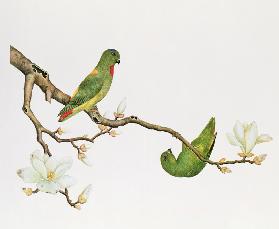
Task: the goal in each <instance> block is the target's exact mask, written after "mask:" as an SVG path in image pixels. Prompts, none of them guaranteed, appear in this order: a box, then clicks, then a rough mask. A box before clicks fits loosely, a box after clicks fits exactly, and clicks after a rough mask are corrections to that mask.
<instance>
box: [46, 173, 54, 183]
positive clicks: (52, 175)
mask: <svg viewBox="0 0 279 229" xmlns="http://www.w3.org/2000/svg"><path fill="white" fill-rule="evenodd" d="M54 178H55V172H52V171H50V172H48V173H47V179H48V180H49V181H53V180H54Z"/></svg>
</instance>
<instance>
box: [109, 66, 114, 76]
mask: <svg viewBox="0 0 279 229" xmlns="http://www.w3.org/2000/svg"><path fill="white" fill-rule="evenodd" d="M109 73H110V76H111V78H113V74H114V65H111V66H110V67H109Z"/></svg>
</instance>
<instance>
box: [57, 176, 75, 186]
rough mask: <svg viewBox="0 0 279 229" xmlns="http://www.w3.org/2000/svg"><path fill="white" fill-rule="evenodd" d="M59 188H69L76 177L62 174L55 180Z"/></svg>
mask: <svg viewBox="0 0 279 229" xmlns="http://www.w3.org/2000/svg"><path fill="white" fill-rule="evenodd" d="M55 182H56V183H57V184H58V185H59V186H60V188H61V189H65V188H69V187H71V186H72V185H74V184H75V183H76V179H74V178H73V177H71V176H68V175H64V176H62V177H60V178H59V179H57V180H56V181H55Z"/></svg>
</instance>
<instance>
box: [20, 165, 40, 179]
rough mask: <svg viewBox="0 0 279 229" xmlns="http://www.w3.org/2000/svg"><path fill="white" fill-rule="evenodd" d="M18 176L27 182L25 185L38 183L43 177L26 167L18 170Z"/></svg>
mask: <svg viewBox="0 0 279 229" xmlns="http://www.w3.org/2000/svg"><path fill="white" fill-rule="evenodd" d="M17 175H18V176H19V177H20V178H21V179H22V180H23V181H24V182H25V183H37V182H39V181H40V180H41V176H40V174H39V173H37V172H36V171H35V170H34V169H33V168H31V167H26V168H23V169H19V170H17Z"/></svg>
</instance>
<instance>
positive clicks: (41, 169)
mask: <svg viewBox="0 0 279 229" xmlns="http://www.w3.org/2000/svg"><path fill="white" fill-rule="evenodd" d="M31 165H32V167H33V168H34V169H35V170H36V171H37V172H38V173H39V174H40V175H41V177H43V178H44V179H46V178H47V169H46V167H45V164H44V162H43V161H42V160H40V159H39V157H37V155H35V154H31Z"/></svg>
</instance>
